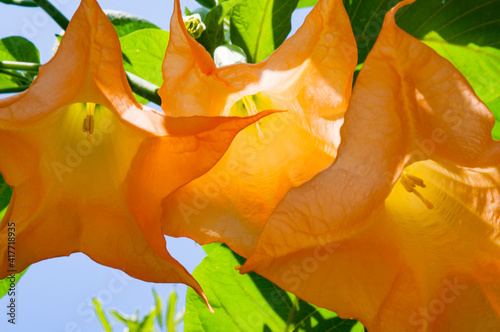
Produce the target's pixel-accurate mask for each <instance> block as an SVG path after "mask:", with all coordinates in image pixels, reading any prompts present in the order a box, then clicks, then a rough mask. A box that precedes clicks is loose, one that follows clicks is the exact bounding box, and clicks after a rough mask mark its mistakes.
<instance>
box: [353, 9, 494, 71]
mask: <svg viewBox="0 0 500 332" xmlns="http://www.w3.org/2000/svg"><path fill="white" fill-rule="evenodd" d="M398 2H399V1H398V0H344V5H345V7H346V10H347V13H348V14H349V17H350V18H351V24H352V28H353V31H354V35H355V36H356V41H357V44H358V59H359V60H358V62H359V63H361V62H364V60H365V58H366V55H367V54H368V52H369V51H370V50H371V48H372V47H373V44H374V43H375V40H376V39H377V36H378V34H379V32H380V28H381V27H382V22H383V21H384V16H385V13H386V12H387V11H388V10H389V9H390V8H392V7H393V6H394V5H395V4H396V3H398ZM499 12H500V1H496V0H492V1H470V0H452V1H450V0H447V1H416V2H415V3H414V4H412V5H410V6H407V8H403V9H402V10H401V11H400V12H398V15H397V16H396V18H397V23H398V24H399V25H400V26H401V28H403V30H405V31H407V32H409V33H410V34H412V35H414V36H416V37H418V38H423V37H424V36H425V35H426V34H427V33H428V32H430V31H432V30H434V31H437V32H438V33H439V34H440V35H441V36H442V37H443V38H444V39H445V40H446V41H448V42H451V43H454V44H461V45H466V44H468V43H470V42H473V43H475V44H477V45H479V46H493V47H500V40H499V38H498V31H500V20H498V13H499Z"/></svg>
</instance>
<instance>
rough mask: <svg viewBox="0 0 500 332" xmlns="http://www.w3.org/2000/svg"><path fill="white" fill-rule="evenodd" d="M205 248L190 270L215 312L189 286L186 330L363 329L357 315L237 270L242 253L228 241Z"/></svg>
mask: <svg viewBox="0 0 500 332" xmlns="http://www.w3.org/2000/svg"><path fill="white" fill-rule="evenodd" d="M209 251H210V253H209V255H208V256H207V257H206V258H205V259H204V260H203V262H202V263H201V264H200V265H199V266H198V267H197V268H196V270H195V272H194V274H193V275H194V276H195V277H196V278H197V280H199V281H200V283H201V285H202V286H203V289H204V290H205V291H206V293H207V296H208V298H209V299H210V300H211V304H212V306H213V308H214V310H215V313H214V314H212V313H210V312H208V311H207V310H203V305H204V304H203V302H201V301H199V300H198V299H197V297H196V294H195V293H194V292H191V291H188V294H187V299H186V317H185V318H184V329H185V331H318V332H319V331H331V332H340V331H342V332H347V331H350V332H354V331H363V327H362V326H361V324H359V323H357V322H356V321H355V320H349V319H347V320H343V319H341V318H339V317H338V316H337V315H336V314H335V313H333V312H331V311H328V310H324V309H320V308H317V307H315V306H312V305H310V304H308V303H306V302H304V301H302V300H300V299H298V298H297V297H295V296H294V295H292V294H290V293H287V292H285V291H283V290H282V289H280V288H279V287H278V286H276V285H274V284H273V283H271V282H270V281H268V280H266V279H264V278H262V277H260V276H259V275H257V274H255V273H249V274H247V275H240V274H239V272H238V271H237V270H235V269H234V267H235V266H237V265H241V264H242V263H243V262H244V259H243V258H242V257H240V256H237V255H236V254H234V253H232V252H231V250H229V249H228V248H227V247H226V246H224V245H215V246H213V247H211V248H210V250H209Z"/></svg>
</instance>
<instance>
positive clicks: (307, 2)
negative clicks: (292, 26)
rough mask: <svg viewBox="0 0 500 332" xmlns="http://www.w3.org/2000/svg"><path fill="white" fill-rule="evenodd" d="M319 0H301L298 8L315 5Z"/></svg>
mask: <svg viewBox="0 0 500 332" xmlns="http://www.w3.org/2000/svg"><path fill="white" fill-rule="evenodd" d="M318 1H319V0H299V3H298V4H297V8H304V7H313V6H315V5H316V4H317V3H318Z"/></svg>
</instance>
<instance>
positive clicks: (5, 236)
mask: <svg viewBox="0 0 500 332" xmlns="http://www.w3.org/2000/svg"><path fill="white" fill-rule="evenodd" d="M264 114H265V113H263V114H259V115H257V116H256V117H253V118H204V117H191V118H171V117H167V116H165V115H163V114H160V113H157V112H156V111H154V110H152V109H149V108H147V107H143V106H141V105H140V104H138V103H137V102H136V101H135V99H134V97H133V95H132V91H131V89H130V87H129V85H128V83H127V79H126V76H125V71H124V69H123V66H122V54H121V49H120V43H119V40H118V36H117V35H116V33H115V31H114V28H113V26H112V25H111V23H110V22H109V20H108V19H107V18H106V16H105V15H104V13H103V12H102V11H101V9H100V8H99V6H98V4H97V2H96V1H95V0H83V1H82V3H81V5H80V7H79V9H78V10H77V12H76V13H75V15H74V17H73V19H72V20H71V23H70V24H69V27H68V30H67V32H66V34H65V36H64V38H63V40H62V42H61V45H60V47H59V50H58V51H57V54H56V55H55V56H54V58H53V59H52V60H51V61H50V62H49V63H47V64H46V65H44V66H42V67H41V68H40V72H39V76H38V77H37V78H36V80H35V81H34V82H33V84H32V85H31V87H30V88H29V89H28V90H27V91H25V92H23V93H20V94H18V95H16V96H13V97H10V98H7V99H4V100H1V101H0V151H1V154H2V158H1V159H0V172H1V173H2V174H3V175H4V177H5V180H6V182H7V183H8V184H10V185H11V186H13V187H14V193H13V197H12V202H11V204H10V205H9V208H8V211H7V213H6V215H5V217H4V218H3V220H2V223H1V226H0V229H1V231H0V253H1V255H2V256H1V257H2V259H1V261H0V262H1V264H0V270H1V272H0V278H4V277H5V276H6V275H7V274H9V273H10V272H9V271H10V270H17V271H19V272H20V271H22V270H23V269H25V268H26V267H27V266H28V265H30V264H33V263H35V262H38V261H40V260H43V259H47V258H51V257H58V256H65V255H69V254H71V253H73V252H83V253H85V254H87V255H88V256H89V257H90V258H92V259H93V260H95V261H96V262H98V263H101V264H103V265H107V266H110V267H114V268H118V269H121V270H123V271H125V272H126V273H128V274H129V275H131V276H133V277H136V278H140V279H143V280H146V281H154V282H182V283H185V284H187V285H190V286H192V287H193V288H195V289H196V290H197V291H198V292H199V293H200V294H201V293H202V292H201V289H200V287H199V285H198V283H197V282H196V281H195V280H194V279H193V278H192V276H191V275H190V274H189V273H188V272H187V271H186V270H185V269H184V268H183V267H182V266H181V265H180V264H179V263H178V262H177V261H176V260H174V259H173V258H172V257H171V256H170V255H169V253H168V252H167V250H166V243H165V238H164V235H163V231H162V227H161V223H160V217H161V204H160V202H161V200H162V199H163V198H164V197H165V196H166V195H168V194H169V193H170V192H172V191H174V190H175V189H176V188H178V187H180V186H182V185H183V184H185V183H187V182H189V181H191V180H192V179H194V178H196V177H198V176H200V175H202V174H203V173H205V172H206V171H207V170H209V169H210V168H211V167H212V166H213V165H214V164H215V163H216V162H217V161H218V160H219V159H220V158H221V156H222V155H223V153H224V151H225V150H226V149H227V148H228V146H229V144H230V142H231V140H232V139H233V138H234V136H235V135H236V134H237V133H238V132H239V131H240V130H241V129H242V128H244V127H245V126H247V125H249V124H250V123H252V122H254V121H256V120H257V119H258V118H260V117H261V115H264ZM12 251H15V259H14V260H12V261H10V260H8V259H7V253H8V252H12Z"/></svg>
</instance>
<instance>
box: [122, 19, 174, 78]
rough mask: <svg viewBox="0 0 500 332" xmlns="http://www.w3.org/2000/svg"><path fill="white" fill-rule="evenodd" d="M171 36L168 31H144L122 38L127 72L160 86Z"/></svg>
mask: <svg viewBox="0 0 500 332" xmlns="http://www.w3.org/2000/svg"><path fill="white" fill-rule="evenodd" d="M169 35H170V34H169V32H168V31H163V30H158V29H143V30H138V31H135V32H132V33H130V34H128V35H126V36H124V37H122V38H120V43H121V46H122V53H123V63H124V65H125V70H127V71H129V72H131V73H133V74H135V75H137V76H139V77H141V78H143V79H145V80H147V81H149V82H151V83H153V84H156V85H158V86H160V85H161V84H162V82H163V77H162V73H161V69H162V63H163V58H164V56H165V51H166V50H167V45H168V39H169Z"/></svg>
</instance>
